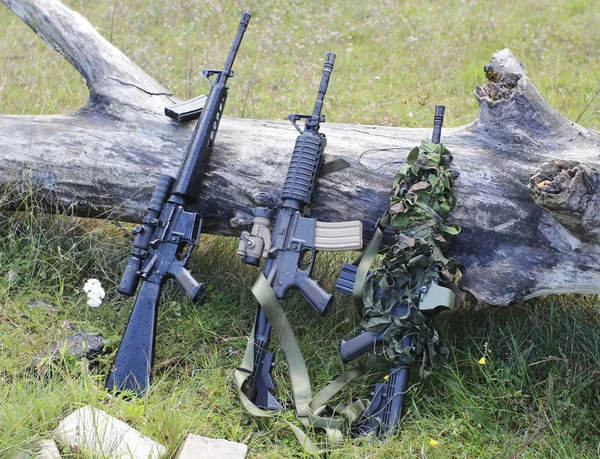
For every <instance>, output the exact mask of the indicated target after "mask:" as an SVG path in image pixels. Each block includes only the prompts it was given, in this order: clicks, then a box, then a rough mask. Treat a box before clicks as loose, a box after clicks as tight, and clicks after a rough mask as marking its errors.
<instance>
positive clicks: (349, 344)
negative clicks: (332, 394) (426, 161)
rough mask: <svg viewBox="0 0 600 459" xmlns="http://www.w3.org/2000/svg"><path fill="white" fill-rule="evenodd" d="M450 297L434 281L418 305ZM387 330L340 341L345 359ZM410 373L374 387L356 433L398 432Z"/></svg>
mask: <svg viewBox="0 0 600 459" xmlns="http://www.w3.org/2000/svg"><path fill="white" fill-rule="evenodd" d="M444 111H445V109H444V106H442V105H438V106H437V107H436V108H435V116H434V121H433V134H432V137H431V142H432V143H436V144H437V143H440V140H441V135H442V125H443V123H444ZM356 271H357V267H356V266H355V265H350V264H346V265H344V269H343V271H342V273H341V275H340V277H339V278H338V280H337V283H336V290H338V291H339V292H341V293H345V294H349V295H352V291H353V288H354V282H355V279H356ZM450 301H452V302H453V301H454V293H453V292H452V291H451V290H449V289H447V288H444V287H441V286H438V285H437V284H436V283H435V282H432V283H431V284H430V285H429V286H427V287H423V289H422V292H421V295H420V298H419V309H420V310H424V311H432V310H435V309H436V308H437V307H440V306H444V305H447V304H449V302H450ZM407 314H410V310H409V308H408V305H407V304H401V303H398V304H396V305H395V306H394V307H393V308H392V309H391V310H390V315H392V316H395V317H404V316H406V315H407ZM384 334H385V332H382V333H380V334H375V333H371V332H363V333H361V334H360V335H358V336H356V337H354V338H352V339H349V340H347V341H344V340H342V342H341V345H340V355H341V357H342V361H343V362H344V363H347V362H350V361H351V360H354V359H355V358H357V357H360V356H361V355H363V354H365V353H367V352H369V351H372V350H374V349H375V347H376V346H377V345H379V344H381V343H383V340H384ZM401 343H402V345H403V346H405V347H409V348H410V347H413V346H414V344H415V343H414V336H411V335H406V336H403V337H402V342H401ZM409 374H410V366H408V365H402V364H400V365H398V366H396V367H394V368H392V369H391V370H390V372H389V375H388V376H387V378H386V380H385V382H383V383H377V384H375V389H374V390H373V392H372V393H371V395H372V396H373V399H372V400H371V403H370V405H369V407H368V408H367V409H366V410H365V411H364V412H363V415H362V420H361V422H360V423H359V425H358V426H357V427H355V428H354V429H353V434H354V435H363V434H367V433H373V434H375V435H376V436H378V437H385V436H388V435H393V434H395V433H396V432H397V430H398V422H399V420H400V417H401V414H402V409H403V407H404V403H405V398H406V393H407V391H408V378H409Z"/></svg>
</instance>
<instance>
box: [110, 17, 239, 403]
mask: <svg viewBox="0 0 600 459" xmlns="http://www.w3.org/2000/svg"><path fill="white" fill-rule="evenodd" d="M249 21H250V14H248V13H244V14H243V15H242V19H241V21H240V25H239V27H238V31H237V34H236V36H235V39H234V40H233V44H232V45H231V50H230V51H229V55H228V56H227V61H226V62H225V67H224V69H223V70H204V71H203V72H202V74H203V75H204V77H205V78H206V79H207V80H208V83H209V84H210V86H211V89H210V93H209V95H208V98H207V100H206V104H205V106H204V110H203V112H202V116H201V117H200V119H199V120H198V123H197V124H196V128H195V130H194V134H193V136H192V139H191V141H190V143H189V144H188V146H187V152H186V156H185V160H184V161H183V163H182V164H181V167H180V168H179V172H178V173H177V178H176V179H175V178H173V177H171V176H169V175H166V174H161V175H160V176H159V178H158V182H157V184H156V189H155V190H154V194H153V195H152V199H151V201H150V205H149V206H148V213H147V214H146V216H145V217H144V220H143V224H142V225H141V226H137V227H136V228H135V229H134V233H135V235H136V237H135V241H134V244H133V250H132V251H131V257H130V258H129V261H128V263H127V266H126V268H125V271H124V273H123V277H122V278H121V283H120V285H119V288H118V291H119V293H122V294H124V295H128V296H134V295H135V292H136V289H137V286H138V283H139V282H140V280H141V281H142V285H141V287H140V290H139V292H138V295H137V298H136V301H135V305H134V306H133V311H132V313H131V317H130V318H129V323H128V324H127V329H126V330H125V334H124V335H123V340H122V341H121V345H120V347H119V351H118V352H117V357H116V359H115V363H114V365H113V367H112V370H111V372H110V375H109V377H108V380H107V381H106V388H107V389H118V390H125V389H127V390H131V391H133V392H136V393H142V392H144V391H145V390H146V389H147V387H148V385H149V384H150V378H151V373H152V364H153V362H154V346H155V337H156V319H157V309H158V302H159V299H160V295H161V290H162V286H163V283H164V281H165V280H166V279H167V278H174V279H175V281H176V282H177V284H178V285H179V286H180V287H181V289H182V290H183V291H184V292H185V293H187V294H188V295H189V296H190V297H191V299H192V300H193V301H199V300H200V299H201V298H202V296H203V293H204V285H203V284H200V283H198V282H197V281H196V280H195V279H194V278H193V277H192V275H191V273H190V272H189V271H188V270H187V269H186V265H187V263H188V261H189V259H190V256H191V255H192V251H193V250H194V247H195V246H196V245H197V244H198V241H199V239H200V230H201V227H202V217H201V216H200V214H198V213H196V212H194V211H193V210H192V209H191V207H192V206H193V204H194V203H195V202H196V200H197V197H198V195H199V193H200V186H201V179H202V175H203V173H204V171H205V169H206V166H207V163H208V161H209V159H210V155H211V153H212V149H213V144H214V140H215V135H216V134H217V129H218V127H219V122H220V121H221V118H222V115H223V108H224V106H225V101H226V100H227V90H228V86H227V79H228V78H230V77H232V76H233V70H232V69H231V67H232V66H233V61H234V60H235V56H236V54H237V52H238V49H239V47H240V43H241V41H242V37H243V36H244V32H245V31H246V27H247V26H248V22H249ZM215 75H216V78H215V80H214V82H213V81H211V79H210V78H211V77H212V76H215Z"/></svg>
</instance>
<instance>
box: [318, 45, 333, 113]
mask: <svg viewBox="0 0 600 459" xmlns="http://www.w3.org/2000/svg"><path fill="white" fill-rule="evenodd" d="M334 62H335V53H327V56H326V57H325V65H324V67H323V76H322V77H321V84H320V85H319V94H318V95H317V101H316V102H315V109H314V110H313V118H320V117H321V110H322V109H323V99H324V98H325V94H326V93H327V87H328V86H329V77H330V76H331V72H332V71H333V63H334Z"/></svg>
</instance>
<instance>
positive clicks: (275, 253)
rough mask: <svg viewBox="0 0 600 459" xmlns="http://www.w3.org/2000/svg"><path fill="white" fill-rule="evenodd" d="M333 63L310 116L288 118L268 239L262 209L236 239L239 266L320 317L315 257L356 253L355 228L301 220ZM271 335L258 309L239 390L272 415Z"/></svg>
mask: <svg viewBox="0 0 600 459" xmlns="http://www.w3.org/2000/svg"><path fill="white" fill-rule="evenodd" d="M334 61H335V54H333V53H327V57H326V60H325V66H324V69H323V76H322V78H321V84H320V86H319V92H318V97H317V102H316V103H315V107H314V110H313V113H312V115H298V114H292V115H289V120H290V122H291V123H292V124H293V126H294V127H295V128H296V130H298V132H299V133H300V135H299V136H298V137H297V139H296V145H295V146H294V151H293V153H292V158H291V161H290V166H289V168H288V171H287V176H286V179H285V182H284V185H283V192H282V194H281V199H282V201H283V203H282V204H281V205H280V206H279V209H278V210H277V218H276V221H275V228H274V230H273V233H272V235H271V232H270V231H269V229H268V227H269V224H270V222H271V219H272V218H273V212H272V211H271V210H269V209H267V208H264V207H259V208H256V209H254V210H253V213H254V225H253V227H252V231H251V232H250V233H249V232H247V231H244V232H243V233H242V236H241V241H240V245H239V249H238V255H240V257H241V259H242V261H243V262H244V263H248V264H250V265H254V266H258V265H259V264H260V259H261V258H265V259H266V261H265V263H264V267H263V274H264V277H265V278H266V279H267V281H268V283H269V285H270V286H271V288H272V289H273V291H274V292H275V294H276V296H277V297H278V298H284V297H285V295H286V293H287V292H288V291H289V290H290V289H294V288H295V289H299V290H300V293H302V295H303V296H304V298H305V299H306V300H307V301H308V303H309V304H310V305H311V306H312V307H313V309H315V310H316V311H317V312H318V313H319V314H320V315H324V314H326V313H327V311H328V310H329V308H330V306H331V304H332V302H333V297H332V295H331V294H330V293H327V292H326V291H325V290H323V289H322V288H321V287H320V286H319V284H318V283H317V281H316V280H314V279H312V278H311V273H312V270H313V266H314V262H315V257H316V253H317V251H319V250H329V251H335V250H356V249H360V248H362V223H361V222H359V221H354V222H341V223H324V222H317V221H316V219H314V218H309V217H308V216H307V215H306V214H307V210H308V208H309V207H308V206H309V205H310V202H311V197H312V193H313V190H314V187H315V180H316V179H317V176H318V175H319V172H320V171H321V166H322V165H323V163H324V158H323V150H324V149H325V145H326V144H327V140H326V138H325V135H324V134H321V133H320V132H319V129H320V127H321V123H323V122H324V121H325V116H324V115H322V114H321V110H322V107H323V98H324V97H325V93H326V92H327V86H328V85H329V77H330V75H331V71H332V70H333V63H334ZM301 119H305V120H306V121H305V123H304V130H301V129H300V127H299V126H298V124H297V121H299V120H301ZM271 331H272V328H271V324H270V323H269V320H268V319H267V316H266V314H265V312H264V310H263V309H262V308H261V306H260V304H259V305H258V311H257V316H256V322H255V326H254V366H253V368H252V370H251V371H250V370H249V369H240V370H243V371H249V372H250V373H251V374H250V377H249V379H248V384H247V386H246V389H245V394H246V395H247V396H248V398H249V399H250V400H251V401H252V402H253V403H254V404H255V405H256V406H258V407H259V408H264V409H268V410H278V409H280V408H281V405H280V403H279V402H278V401H277V399H276V398H275V397H274V396H273V394H272V393H271V389H273V387H274V384H273V380H272V378H271V369H272V368H273V365H274V362H273V353H272V352H269V351H268V347H269V341H270V337H271Z"/></svg>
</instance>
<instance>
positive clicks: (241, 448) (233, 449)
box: [175, 434, 248, 459]
mask: <svg viewBox="0 0 600 459" xmlns="http://www.w3.org/2000/svg"><path fill="white" fill-rule="evenodd" d="M247 451H248V446H246V445H244V444H243V443H237V442H234V441H229V440H224V439H222V438H207V437H203V436H201V435H194V434H189V435H188V436H187V438H186V439H185V441H184V442H183V444H182V445H181V447H180V448H179V451H177V456H175V459H244V458H245V457H246V452H247Z"/></svg>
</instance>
